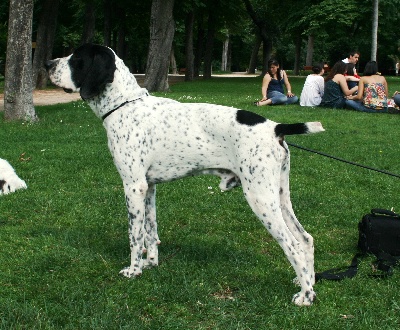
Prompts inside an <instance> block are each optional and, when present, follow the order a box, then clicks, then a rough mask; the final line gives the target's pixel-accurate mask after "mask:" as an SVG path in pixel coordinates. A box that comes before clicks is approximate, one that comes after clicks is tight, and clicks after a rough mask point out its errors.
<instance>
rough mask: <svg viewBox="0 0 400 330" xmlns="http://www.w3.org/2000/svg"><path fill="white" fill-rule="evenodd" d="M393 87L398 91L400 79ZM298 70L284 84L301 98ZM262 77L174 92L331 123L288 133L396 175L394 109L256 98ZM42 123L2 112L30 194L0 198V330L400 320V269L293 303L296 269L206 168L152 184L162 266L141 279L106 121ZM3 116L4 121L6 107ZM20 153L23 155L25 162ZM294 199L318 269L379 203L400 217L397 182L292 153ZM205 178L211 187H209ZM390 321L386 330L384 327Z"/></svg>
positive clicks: (326, 287)
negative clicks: (264, 103)
mask: <svg viewBox="0 0 400 330" xmlns="http://www.w3.org/2000/svg"><path fill="white" fill-rule="evenodd" d="M392 79H393V80H392V81H389V86H390V88H391V89H392V88H393V91H394V90H395V89H400V80H399V79H397V78H392ZM303 82H304V78H296V77H293V78H291V83H292V85H293V90H294V91H295V92H296V94H300V91H301V87H302V83H303ZM260 84H261V78H234V79H229V78H214V79H212V80H211V81H207V82H204V81H195V82H191V83H180V84H176V85H174V86H173V87H172V91H171V92H170V93H167V94H165V95H164V94H163V93H157V95H162V96H166V97H171V98H174V99H177V100H180V101H183V102H192V101H194V102H209V103H217V104H224V105H228V106H235V107H238V108H242V109H247V110H251V111H255V112H257V113H259V114H262V115H264V116H266V117H268V118H269V119H271V120H275V121H278V122H300V121H301V122H302V121H314V120H320V121H322V123H323V125H324V127H325V129H326V132H324V133H322V134H317V135H311V136H292V137H288V138H287V140H288V141H289V142H293V143H296V144H300V145H304V146H307V147H309V148H312V149H316V150H320V151H324V152H326V153H329V154H334V155H336V156H338V157H342V158H346V159H349V160H352V161H355V162H360V163H363V164H366V165H370V166H373V167H377V168H380V169H384V170H387V171H391V172H394V173H400V165H399V162H398V161H397V157H396V156H397V155H398V154H399V144H398V143H397V140H398V137H399V134H398V123H399V120H400V117H398V116H394V115H376V114H363V113H357V112H353V111H345V110H326V109H319V108H315V109H313V108H302V107H300V106H297V105H295V106H290V107H285V106H277V107H263V108H257V107H254V106H252V105H251V103H252V102H253V101H254V100H256V99H257V98H258V97H259V95H260V93H259V90H260ZM37 112H38V115H39V117H40V122H39V123H37V124H33V125H31V124H27V123H21V122H18V123H4V122H0V140H1V141H4V142H3V143H2V150H1V155H0V157H1V158H5V159H8V160H9V161H10V162H11V163H12V164H13V165H14V167H15V168H16V170H17V173H18V174H19V175H20V176H21V177H22V178H24V179H25V180H26V181H27V184H28V187H29V189H28V190H26V191H19V192H17V193H15V194H12V195H8V196H3V197H2V198H1V199H0V205H1V208H0V242H1V253H0V286H1V289H2V291H1V295H0V320H1V321H0V327H1V328H2V329H28V328H29V329H60V328H63V329H94V328H96V329H128V328H129V329H263V328H267V329H308V328H313V329H326V328H332V329H374V328H376V327H378V326H379V327H380V328H382V327H384V328H385V329H396V328H398V327H399V325H400V324H399V319H400V318H399V317H400V315H399V313H400V307H399V303H398V302H399V301H400V299H399V298H400V294H399V291H398V289H397V288H398V286H399V284H400V277H399V274H398V272H395V274H394V275H393V276H392V277H391V278H390V279H387V280H376V279H370V278H368V276H367V275H368V274H370V272H371V270H370V266H369V264H370V262H371V261H373V258H371V259H370V260H366V261H364V262H363V263H362V265H361V267H360V268H361V269H360V273H359V275H358V276H357V277H356V278H355V279H353V280H345V281H342V282H339V283H336V282H326V281H324V282H321V283H318V284H317V285H316V287H315V289H316V291H317V294H318V301H317V302H316V304H314V306H313V307H311V308H298V307H296V306H293V305H292V304H291V303H290V299H291V297H292V295H293V294H294V293H295V292H297V290H298V289H297V288H296V287H295V286H294V285H293V284H292V283H291V280H292V278H293V277H294V272H293V270H292V269H291V267H290V266H289V263H288V262H287V260H286V259H285V258H284V256H283V253H282V252H281V250H280V248H279V246H278V245H277V244H276V242H274V241H273V240H272V238H271V237H270V235H268V234H267V233H266V231H265V229H264V228H263V227H262V225H261V224H260V223H259V221H258V220H257V219H256V217H255V216H254V215H253V214H252V212H251V210H250V209H249V207H248V205H247V203H246V202H245V200H244V197H243V194H242V192H241V190H240V189H235V190H233V191H230V192H224V193H222V192H220V191H219V190H218V183H219V182H218V181H217V180H216V179H215V178H213V177H208V176H204V177H196V178H187V179H185V180H180V181H176V182H171V183H166V184H163V185H159V186H158V190H157V207H158V209H157V211H158V221H159V232H160V238H161V240H162V245H161V247H160V261H161V263H160V266H159V267H158V268H156V269H152V270H148V271H145V272H144V273H143V275H142V276H141V277H140V278H139V279H135V280H128V279H125V278H122V277H120V276H119V275H118V271H119V270H120V269H122V268H123V267H124V266H126V265H127V264H128V262H129V246H128V237H127V223H126V222H127V221H126V210H125V205H124V197H123V189H122V185H121V180H120V178H119V176H118V174H117V172H116V169H115V167H114V165H113V163H112V159H111V156H110V155H109V152H108V150H107V142H106V135H105V132H104V129H103V128H102V125H101V122H100V121H99V120H98V119H97V118H95V116H94V115H93V113H92V112H91V111H90V110H89V109H88V108H87V107H86V106H85V105H84V104H83V103H82V102H73V103H71V104H68V105H56V106H46V107H38V108H37ZM1 116H2V115H1ZM23 153H25V154H24V156H23V157H22V158H23V160H19V158H20V155H21V154H23ZM291 153H292V172H291V186H292V192H291V193H292V201H293V205H294V209H295V211H296V213H297V216H298V217H299V219H300V221H301V222H302V223H303V225H304V226H305V228H306V229H307V230H308V231H309V232H310V233H311V234H312V235H313V236H314V239H315V249H316V269H317V271H320V270H325V269H327V268H332V267H336V266H341V265H347V264H348V263H349V261H350V260H351V257H352V256H353V254H354V253H355V252H356V243H357V235H358V234H357V223H358V221H359V220H360V219H361V217H362V215H363V214H365V213H367V212H368V211H369V210H370V209H371V208H373V207H380V208H391V207H395V210H397V211H399V209H398V207H399V205H400V198H399V194H398V191H399V180H398V179H396V178H393V177H389V176H386V175H383V174H380V173H375V172H371V171H368V170H364V169H360V168H356V167H353V166H350V165H347V164H343V163H340V162H337V161H333V160H330V159H327V158H324V157H321V156H318V155H315V154H311V153H307V152H304V151H301V150H298V149H295V148H291ZM210 187H211V188H210ZM383 325H384V326H383Z"/></svg>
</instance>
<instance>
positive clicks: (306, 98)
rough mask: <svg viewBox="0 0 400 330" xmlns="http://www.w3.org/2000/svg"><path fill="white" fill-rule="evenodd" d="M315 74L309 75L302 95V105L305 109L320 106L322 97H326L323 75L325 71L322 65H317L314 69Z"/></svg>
mask: <svg viewBox="0 0 400 330" xmlns="http://www.w3.org/2000/svg"><path fill="white" fill-rule="evenodd" d="M312 71H313V73H312V74H310V75H308V76H307V78H306V81H305V83H304V86H303V90H302V91H301V95H300V105H301V106H303V107H304V106H305V107H315V106H318V105H320V103H321V99H322V95H324V78H323V77H322V75H323V74H324V72H325V70H324V67H323V66H322V64H315V65H314V66H313V67H312Z"/></svg>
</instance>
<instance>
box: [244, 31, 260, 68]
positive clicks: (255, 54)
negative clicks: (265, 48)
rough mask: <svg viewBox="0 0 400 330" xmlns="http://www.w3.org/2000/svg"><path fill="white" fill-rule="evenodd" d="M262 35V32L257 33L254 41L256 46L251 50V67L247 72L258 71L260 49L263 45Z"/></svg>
mask: <svg viewBox="0 0 400 330" xmlns="http://www.w3.org/2000/svg"><path fill="white" fill-rule="evenodd" d="M261 42H262V39H261V36H260V34H258V33H257V34H256V39H255V41H254V46H253V50H252V52H251V57H250V63H249V68H248V69H247V73H252V74H253V73H256V68H257V59H258V52H259V50H260V46H261Z"/></svg>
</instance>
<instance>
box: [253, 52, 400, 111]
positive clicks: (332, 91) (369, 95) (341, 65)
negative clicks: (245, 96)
mask: <svg viewBox="0 0 400 330" xmlns="http://www.w3.org/2000/svg"><path fill="white" fill-rule="evenodd" d="M359 57H360V54H359V53H358V52H352V53H350V55H349V57H348V58H345V59H344V60H342V61H338V62H337V63H335V65H334V66H333V67H332V69H331V70H330V72H329V73H328V75H327V76H326V77H325V79H324V77H323V74H324V73H325V70H324V66H323V65H322V64H317V65H314V66H313V67H312V71H313V73H312V74H310V75H308V76H307V78H306V81H305V83H304V86H303V90H302V92H301V95H300V105H301V106H311V107H313V106H322V107H327V108H335V109H340V108H346V109H353V110H357V111H363V112H378V113H384V112H391V113H399V110H398V109H399V106H400V93H399V92H395V94H394V95H393V98H389V96H388V85H387V82H386V79H385V77H384V76H382V75H381V74H380V73H379V71H378V65H377V63H376V61H369V62H368V63H367V64H366V66H365V69H364V72H363V75H362V77H360V76H359V75H358V74H357V71H356V68H355V65H356V63H357V61H358V59H359ZM284 85H285V87H286V90H287V93H286V94H285V92H284V87H283V86H284ZM261 93H262V98H261V100H259V101H257V102H254V104H255V105H257V106H263V105H278V104H294V103H297V102H299V98H298V97H297V96H296V95H294V94H293V93H292V88H291V85H290V82H289V79H288V76H287V74H286V72H285V71H284V70H282V69H281V68H280V66H279V63H278V61H276V60H271V61H269V63H268V71H267V73H266V74H265V76H264V78H263V82H262V87H261Z"/></svg>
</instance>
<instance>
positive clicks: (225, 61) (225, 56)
mask: <svg viewBox="0 0 400 330" xmlns="http://www.w3.org/2000/svg"><path fill="white" fill-rule="evenodd" d="M228 59H229V34H227V35H226V38H225V40H224V42H223V44H222V59H221V71H229V70H228V62H229V60H228Z"/></svg>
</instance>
